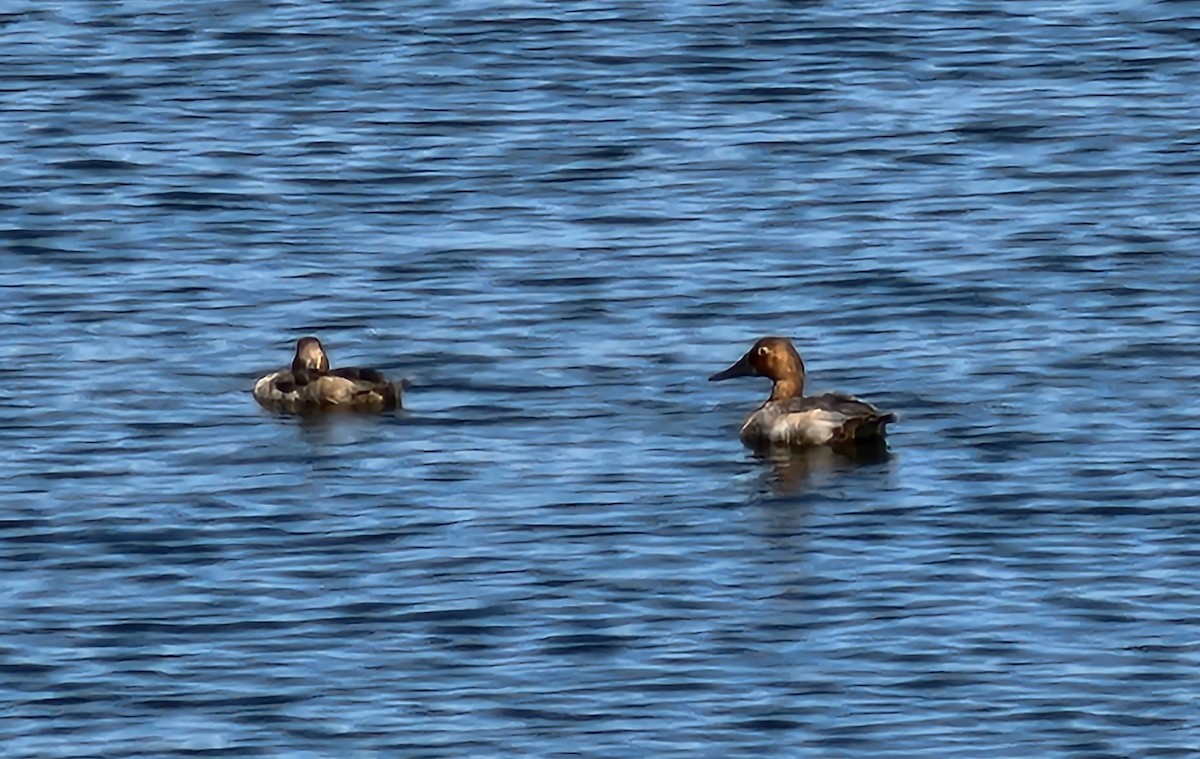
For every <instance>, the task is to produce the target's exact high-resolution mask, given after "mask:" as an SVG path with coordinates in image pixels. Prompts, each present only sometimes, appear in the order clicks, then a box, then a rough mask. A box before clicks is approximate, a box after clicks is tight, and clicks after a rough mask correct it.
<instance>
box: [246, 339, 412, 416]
mask: <svg viewBox="0 0 1200 759" xmlns="http://www.w3.org/2000/svg"><path fill="white" fill-rule="evenodd" d="M402 389H403V382H389V381H388V380H387V378H386V377H384V376H383V373H382V372H380V371H379V370H377V369H365V368H359V367H342V368H340V369H330V368H329V354H327V353H326V352H325V348H324V346H322V345H321V341H320V340H318V339H317V338H315V337H312V336H308V337H302V338H300V339H299V340H297V341H296V355H295V357H294V358H293V359H292V365H291V367H289V368H287V369H279V370H278V371H274V372H271V373H270V374H268V375H266V376H265V377H262V378H260V379H259V380H258V381H257V382H256V383H254V400H256V401H258V403H259V405H260V406H262V407H263V408H266V409H270V410H271V411H278V412H284V413H289V414H311V413H319V412H322V411H361V412H375V413H378V412H381V411H392V410H395V409H399V408H401V402H400V395H401V390H402Z"/></svg>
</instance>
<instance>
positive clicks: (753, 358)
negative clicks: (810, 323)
mask: <svg viewBox="0 0 1200 759" xmlns="http://www.w3.org/2000/svg"><path fill="white" fill-rule="evenodd" d="M732 377H767V378H769V379H770V380H772V381H773V382H774V383H775V387H774V388H772V390H771V400H780V399H782V398H798V397H800V396H801V395H803V394H804V362H803V361H801V360H800V354H799V353H797V352H796V349H795V348H793V347H792V343H791V341H789V340H788V339H787V338H786V337H761V338H759V339H758V341H757V342H755V343H754V347H753V348H751V349H750V350H748V351H746V355H744V356H742V357H741V358H739V359H738V360H737V361H735V362H734V364H733V365H732V366H730V367H729V368H728V369H725V370H724V371H720V372H717V373H716V374H714V375H713V376H711V377H709V378H708V381H709V382H720V381H721V380H726V379H730V378H732Z"/></svg>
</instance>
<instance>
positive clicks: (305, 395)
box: [254, 337, 896, 453]
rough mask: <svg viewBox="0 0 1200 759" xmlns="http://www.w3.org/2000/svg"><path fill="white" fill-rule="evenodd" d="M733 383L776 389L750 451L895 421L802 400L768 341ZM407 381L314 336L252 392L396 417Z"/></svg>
mask: <svg viewBox="0 0 1200 759" xmlns="http://www.w3.org/2000/svg"><path fill="white" fill-rule="evenodd" d="M732 377H767V378H769V379H770V380H772V382H773V383H774V384H773V386H772V387H771V395H770V397H768V398H767V400H766V402H765V403H763V405H762V406H760V407H759V408H758V410H757V411H755V412H754V413H752V414H751V415H750V416H749V417H748V418H747V419H746V422H745V424H743V425H742V429H741V432H740V433H739V437H740V438H741V439H742V442H743V443H744V444H745V445H746V446H747V447H748V448H755V449H762V448H781V447H782V448H806V447H810V446H820V445H824V446H828V447H830V448H832V449H834V450H835V451H839V452H843V453H856V452H861V451H864V450H880V449H882V448H884V447H885V445H886V443H885V442H884V435H885V434H886V428H887V425H888V424H889V423H890V422H893V421H895V420H896V417H895V415H894V414H890V413H888V412H885V411H880V410H879V409H877V408H876V407H874V406H872V405H871V404H869V403H867V402H866V401H860V400H859V399H857V398H855V397H853V396H850V395H845V394H843V393H825V394H824V395H813V396H808V397H805V395H804V362H803V361H801V360H800V354H799V353H797V352H796V349H795V348H794V347H792V344H791V342H789V341H788V340H787V339H786V338H782V337H763V338H760V339H759V340H758V341H757V342H756V343H754V346H753V347H752V348H751V349H750V350H749V351H747V352H746V355H744V356H742V357H741V358H740V359H738V360H737V361H736V362H734V364H733V365H732V366H730V367H729V368H728V369H725V370H724V371H720V372H717V373H716V374H714V375H713V376H711V377H709V378H708V379H709V381H710V382H719V381H720V380H725V379H730V378H732ZM402 388H403V383H402V382H390V381H388V380H387V378H385V377H384V376H383V374H382V373H381V372H379V371H377V370H375V369H363V368H357V367H346V368H341V369H330V368H329V356H328V355H326V353H325V349H324V348H323V347H322V346H321V341H320V340H318V339H317V338H315V337H302V338H300V340H299V341H298V342H297V343H296V356H295V358H293V359H292V366H291V368H290V369H280V370H279V371H276V372H272V373H271V374H268V375H267V376H265V377H263V378H262V379H260V380H259V381H258V382H257V383H255V385H254V398H255V400H257V401H258V402H259V404H260V405H262V406H263V407H264V408H268V409H271V410H273V411H282V412H287V413H292V414H311V413H316V412H321V411H367V412H380V411H391V410H394V409H398V408H400V402H401V399H400V395H401V390H402Z"/></svg>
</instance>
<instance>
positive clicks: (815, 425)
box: [708, 337, 896, 453]
mask: <svg viewBox="0 0 1200 759" xmlns="http://www.w3.org/2000/svg"><path fill="white" fill-rule="evenodd" d="M731 377H767V378H769V379H770V380H771V381H772V382H773V383H774V385H773V386H772V387H771V395H770V397H769V398H767V400H766V402H765V403H763V405H762V406H760V407H759V408H758V410H757V411H755V412H754V413H753V414H751V415H750V416H749V417H747V419H746V423H745V424H743V425H742V430H741V432H740V433H739V436H740V437H741V439H742V443H744V444H745V445H746V447H748V448H764V447H767V448H769V447H780V446H786V447H793V448H803V447H806V446H814V445H825V446H829V447H830V448H832V449H834V450H835V451H839V452H844V453H858V452H863V451H865V450H880V449H884V448H886V445H887V444H886V442H885V440H884V435H885V433H886V427H887V425H888V423H889V422H894V421H896V416H895V415H894V414H890V413H888V412H885V411H880V410H879V409H877V408H875V407H874V406H872V405H871V404H869V403H867V402H866V401H860V400H859V399H857V398H855V397H853V396H849V395H845V394H843V393H825V394H824V395H813V396H809V397H805V395H804V362H803V361H801V360H800V354H799V353H797V352H796V349H795V348H794V347H792V343H791V342H790V341H789V340H787V338H783V337H763V338H760V339H759V340H758V341H757V342H756V343H754V347H752V348H751V349H750V350H749V351H747V353H746V355H744V356H742V357H741V358H739V359H738V360H737V362H736V363H734V364H733V366H730V367H729V368H728V369H726V370H724V371H720V372H717V373H716V374H714V375H713V376H711V377H709V378H708V380H709V382H719V381H721V380H725V379H730V378H731Z"/></svg>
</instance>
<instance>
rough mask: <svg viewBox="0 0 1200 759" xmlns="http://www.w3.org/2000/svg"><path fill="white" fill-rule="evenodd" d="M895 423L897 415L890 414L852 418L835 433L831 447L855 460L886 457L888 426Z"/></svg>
mask: <svg viewBox="0 0 1200 759" xmlns="http://www.w3.org/2000/svg"><path fill="white" fill-rule="evenodd" d="M894 421H896V415H895V414H892V413H890V412H888V413H882V414H864V415H862V416H854V417H851V418H849V419H847V420H846V421H845V422H844V423H843V424H842V426H841V427H840V428H839V429H838V430H837V432H836V433H834V438H833V439H832V440H830V441H829V442H830V446H831V447H832V448H833V449H834V450H835V451H837V452H838V453H841V454H844V455H847V456H853V457H854V458H876V457H879V456H886V455H887V426H888V425H889V424H891V423H892V422H894Z"/></svg>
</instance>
